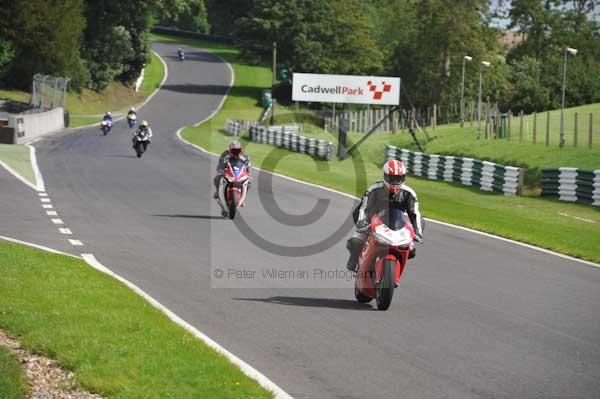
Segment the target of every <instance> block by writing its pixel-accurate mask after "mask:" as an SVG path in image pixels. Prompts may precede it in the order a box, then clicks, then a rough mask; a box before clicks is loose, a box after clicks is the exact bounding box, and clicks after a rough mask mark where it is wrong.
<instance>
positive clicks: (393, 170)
mask: <svg viewBox="0 0 600 399" xmlns="http://www.w3.org/2000/svg"><path fill="white" fill-rule="evenodd" d="M405 181H406V167H405V166H404V164H403V163H402V161H397V160H389V161H387V162H386V163H385V164H384V165H383V181H379V182H376V183H373V184H372V185H371V186H370V187H369V188H367V191H365V193H364V194H363V197H362V200H361V202H360V204H359V205H358V206H357V207H356V209H354V212H353V213H352V216H353V218H354V223H355V224H356V227H357V231H356V232H355V233H354V234H353V235H352V237H350V239H348V242H347V243H346V248H347V249H348V251H349V252H350V258H349V259H348V264H347V265H346V267H347V268H348V270H351V271H356V266H357V263H358V257H359V256H360V253H361V250H362V247H363V244H364V243H365V241H366V240H367V237H368V233H367V232H365V231H364V229H365V228H366V227H367V226H368V225H369V223H371V217H372V216H373V215H374V214H375V213H377V212H380V211H382V210H386V211H388V212H389V209H391V208H395V209H400V210H402V211H404V212H406V213H407V214H408V217H409V219H410V222H411V223H412V225H413V228H414V230H415V240H416V241H418V242H422V241H423V235H422V234H423V229H422V225H421V223H422V220H421V213H420V212H419V202H418V200H417V194H416V193H415V191H414V190H413V189H412V188H410V187H408V186H407V185H406V184H405ZM409 256H410V257H411V258H413V257H414V256H415V249H414V247H413V249H412V250H411V253H410V255H409Z"/></svg>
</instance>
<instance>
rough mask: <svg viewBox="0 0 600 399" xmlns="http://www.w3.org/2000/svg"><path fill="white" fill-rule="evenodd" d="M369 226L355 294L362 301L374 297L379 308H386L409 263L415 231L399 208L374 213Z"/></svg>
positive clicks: (359, 264) (360, 259)
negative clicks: (386, 212) (387, 211)
mask: <svg viewBox="0 0 600 399" xmlns="http://www.w3.org/2000/svg"><path fill="white" fill-rule="evenodd" d="M384 219H387V220H386V221H385V223H384ZM367 229H368V231H369V237H368V238H367V240H366V242H365V244H364V246H363V249H362V252H361V254H360V257H359V259H358V271H357V276H356V279H355V282H354V295H355V296H356V299H357V300H358V301H359V302H363V303H367V302H370V301H371V300H372V299H373V298H375V299H376V300H377V308H378V309H379V310H386V309H387V308H389V307H390V304H391V303H392V297H393V296H394V288H396V287H397V286H398V282H399V281H400V276H401V275H402V272H403V271H404V268H405V267H406V264H407V263H408V255H409V253H410V251H411V249H412V248H413V245H414V239H415V231H414V229H413V226H412V224H411V223H410V220H409V218H408V217H407V216H406V215H405V214H404V212H402V211H401V210H397V209H391V210H390V212H389V214H388V215H386V214H385V211H384V212H380V213H379V214H375V215H373V217H372V218H371V224H370V225H369V226H367Z"/></svg>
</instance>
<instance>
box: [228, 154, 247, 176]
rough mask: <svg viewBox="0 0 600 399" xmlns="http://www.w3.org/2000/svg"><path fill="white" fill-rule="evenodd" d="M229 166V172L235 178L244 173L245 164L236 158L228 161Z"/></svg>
mask: <svg viewBox="0 0 600 399" xmlns="http://www.w3.org/2000/svg"><path fill="white" fill-rule="evenodd" d="M229 164H230V165H231V170H232V172H233V175H234V176H235V177H238V176H240V175H241V174H242V172H243V171H244V168H245V167H246V164H245V163H244V161H242V160H241V159H237V158H236V159H232V160H231V161H229Z"/></svg>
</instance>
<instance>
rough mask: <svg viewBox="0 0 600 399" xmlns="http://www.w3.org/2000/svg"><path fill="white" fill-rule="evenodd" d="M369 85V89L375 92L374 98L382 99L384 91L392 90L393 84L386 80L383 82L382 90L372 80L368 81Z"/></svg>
mask: <svg viewBox="0 0 600 399" xmlns="http://www.w3.org/2000/svg"><path fill="white" fill-rule="evenodd" d="M367 85H369V91H371V92H373V100H381V96H383V93H387V92H389V91H390V90H392V85H391V84H386V83H385V82H381V90H377V85H376V84H373V83H372V82H371V81H370V80H369V81H368V82H367Z"/></svg>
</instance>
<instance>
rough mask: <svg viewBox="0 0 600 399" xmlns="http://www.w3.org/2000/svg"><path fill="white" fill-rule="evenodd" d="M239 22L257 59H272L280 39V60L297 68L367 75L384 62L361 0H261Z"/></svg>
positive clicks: (247, 49) (247, 47) (245, 42)
mask: <svg viewBox="0 0 600 399" xmlns="http://www.w3.org/2000/svg"><path fill="white" fill-rule="evenodd" d="M239 25H240V37H241V38H243V41H242V43H243V46H244V50H245V54H246V55H247V56H249V57H253V58H254V59H255V60H257V61H260V60H265V59H269V56H270V54H271V46H272V43H273V42H274V41H277V45H278V46H277V49H278V50H277V54H278V60H280V61H281V62H283V63H285V64H286V65H288V66H289V67H291V68H292V69H293V70H295V71H303V72H314V73H349V74H353V73H354V74H362V73H373V72H377V71H379V70H381V67H382V66H381V61H382V56H381V52H380V51H379V49H378V48H377V47H376V45H375V41H374V40H373V37H372V36H371V31H372V28H373V24H372V22H371V20H370V19H369V17H368V14H367V13H366V10H365V8H364V7H363V3H362V2H361V1H359V0H348V1H344V0H333V1H327V0H290V1H287V2H280V1H277V0H256V2H255V7H254V8H253V10H252V11H251V12H250V14H249V15H248V16H245V17H242V18H241V19H240V24H239Z"/></svg>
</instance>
